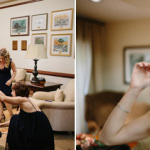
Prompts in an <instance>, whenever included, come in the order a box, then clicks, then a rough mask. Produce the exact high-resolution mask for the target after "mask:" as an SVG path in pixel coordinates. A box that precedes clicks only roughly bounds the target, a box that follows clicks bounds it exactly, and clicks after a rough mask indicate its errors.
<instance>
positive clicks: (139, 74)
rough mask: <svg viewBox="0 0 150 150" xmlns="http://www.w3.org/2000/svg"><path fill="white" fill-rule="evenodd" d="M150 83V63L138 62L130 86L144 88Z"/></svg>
mask: <svg viewBox="0 0 150 150" xmlns="http://www.w3.org/2000/svg"><path fill="white" fill-rule="evenodd" d="M149 85H150V63H147V62H140V63H136V64H135V66H134V68H133V72H132V77H131V83H130V87H133V88H137V89H139V90H142V89H144V88H146V87H148V86H149Z"/></svg>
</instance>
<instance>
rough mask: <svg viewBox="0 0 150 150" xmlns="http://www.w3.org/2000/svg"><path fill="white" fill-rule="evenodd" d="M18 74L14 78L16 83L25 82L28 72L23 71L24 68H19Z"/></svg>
mask: <svg viewBox="0 0 150 150" xmlns="http://www.w3.org/2000/svg"><path fill="white" fill-rule="evenodd" d="M16 70H17V74H16V76H15V78H14V81H15V82H18V81H24V80H25V75H26V70H25V69H23V68H17V69H16Z"/></svg>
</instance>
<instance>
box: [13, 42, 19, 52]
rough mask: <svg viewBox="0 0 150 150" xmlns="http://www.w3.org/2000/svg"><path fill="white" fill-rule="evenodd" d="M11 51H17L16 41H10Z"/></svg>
mask: <svg viewBox="0 0 150 150" xmlns="http://www.w3.org/2000/svg"><path fill="white" fill-rule="evenodd" d="M12 50H18V41H12Z"/></svg>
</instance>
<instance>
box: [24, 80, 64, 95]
mask: <svg viewBox="0 0 150 150" xmlns="http://www.w3.org/2000/svg"><path fill="white" fill-rule="evenodd" d="M24 83H25V84H26V85H28V86H29V89H30V91H32V92H33V93H34V92H36V91H47V92H49V91H55V90H57V89H58V88H60V86H61V85H62V84H59V83H53V82H46V83H45V84H44V85H39V84H34V83H31V82H30V81H24Z"/></svg>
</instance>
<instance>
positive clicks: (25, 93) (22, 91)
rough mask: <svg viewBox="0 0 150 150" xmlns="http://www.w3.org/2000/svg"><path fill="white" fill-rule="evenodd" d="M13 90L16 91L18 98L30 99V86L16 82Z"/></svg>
mask: <svg viewBox="0 0 150 150" xmlns="http://www.w3.org/2000/svg"><path fill="white" fill-rule="evenodd" d="M12 90H14V91H15V93H16V96H22V97H29V92H30V91H29V88H28V86H27V85H25V84H23V83H21V82H16V83H15V84H13V85H12Z"/></svg>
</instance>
